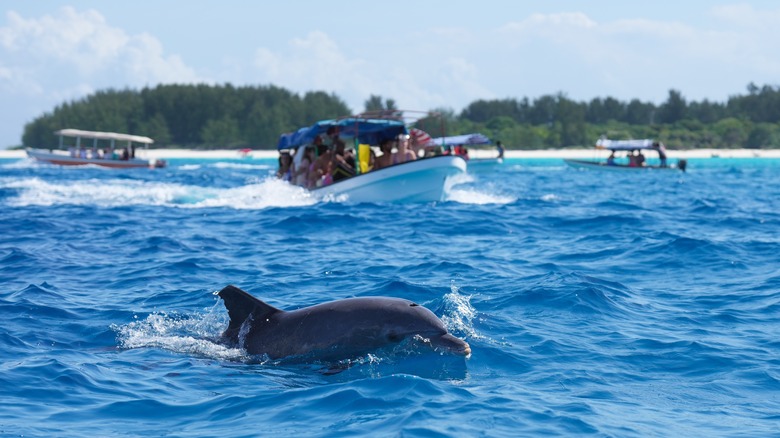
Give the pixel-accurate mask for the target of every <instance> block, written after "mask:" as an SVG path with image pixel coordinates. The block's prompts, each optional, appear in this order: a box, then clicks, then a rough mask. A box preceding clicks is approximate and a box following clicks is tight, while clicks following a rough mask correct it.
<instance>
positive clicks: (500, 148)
mask: <svg viewBox="0 0 780 438" xmlns="http://www.w3.org/2000/svg"><path fill="white" fill-rule="evenodd" d="M496 149H498V158H504V146H503V145H502V144H501V142H500V141H497V142H496ZM614 157H615V152H614V151H613V152H612V158H613V161H614Z"/></svg>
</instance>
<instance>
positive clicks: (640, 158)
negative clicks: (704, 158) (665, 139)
mask: <svg viewBox="0 0 780 438" xmlns="http://www.w3.org/2000/svg"><path fill="white" fill-rule="evenodd" d="M596 149H597V150H608V151H610V155H609V157H608V158H605V159H603V160H576V159H569V158H567V159H564V160H563V161H564V162H566V164H568V165H569V166H571V167H574V168H576V169H597V170H607V171H617V172H623V171H625V172H637V171H642V170H661V171H666V170H676V171H683V172H685V169H686V167H687V165H688V162H687V161H686V160H677V163H676V164H674V163H673V164H667V162H666V148H665V147H664V144H663V143H661V142H658V141H653V140H651V139H641V140H608V139H605V138H601V139H599V140H598V141H597V142H596ZM642 151H653V152H654V153H656V154H657V155H658V159H657V161H658V164H647V163H646V162H645V156H644V154H642ZM618 153H620V155H618Z"/></svg>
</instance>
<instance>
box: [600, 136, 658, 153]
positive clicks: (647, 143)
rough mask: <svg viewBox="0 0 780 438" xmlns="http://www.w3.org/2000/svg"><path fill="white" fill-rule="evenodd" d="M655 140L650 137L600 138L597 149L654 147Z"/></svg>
mask: <svg viewBox="0 0 780 438" xmlns="http://www.w3.org/2000/svg"><path fill="white" fill-rule="evenodd" d="M653 143H654V141H653V140H651V139H648V138H644V139H641V140H608V139H606V138H600V139H599V140H598V141H597V142H596V149H608V150H610V151H633V150H637V149H654V148H653Z"/></svg>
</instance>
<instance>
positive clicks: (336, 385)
mask: <svg viewBox="0 0 780 438" xmlns="http://www.w3.org/2000/svg"><path fill="white" fill-rule="evenodd" d="M272 166H273V161H269V160H171V167H170V168H168V169H163V170H159V171H147V170H133V171H130V170H127V171H123V170H119V171H116V170H105V169H97V168H95V169H92V168H87V169H65V168H58V167H50V166H39V165H35V164H32V163H30V162H28V161H26V160H0V206H1V207H0V284H2V289H0V321H2V322H1V323H0V324H2V330H1V331H0V354H2V364H0V367H1V368H0V371H1V372H0V435H2V436H21V435H24V436H87V435H93V436H117V435H119V436H122V435H129V436H139V435H140V436H159V435H170V436H267V435H271V434H273V435H277V436H293V435H299V436H300V435H304V436H345V435H367V434H371V435H378V436H397V435H403V436H464V435H467V436H474V435H477V436H518V435H520V436H538V435H559V436H570V435H574V434H577V435H595V436H642V437H645V436H771V435H778V434H780V414H778V413H779V412H780V371H778V370H780V359H779V358H780V342H778V340H777V333H780V324H779V323H778V321H779V320H780V319H779V318H778V317H779V316H780V256H778V254H780V245H778V243H780V160H772V159H701V160H695V159H694V160H690V161H689V170H690V171H689V172H688V173H685V174H682V173H671V172H670V173H659V172H647V173H643V174H622V173H600V172H594V171H577V170H574V169H571V168H568V167H566V166H565V165H564V164H563V162H562V161H561V160H553V159H550V160H541V159H540V160H508V161H507V162H506V163H505V164H504V165H503V166H501V167H499V168H497V169H493V170H489V171H485V172H480V173H476V174H473V175H469V176H468V177H465V178H462V179H460V180H459V181H457V184H455V185H453V186H452V187H451V188H450V190H449V195H448V200H447V201H446V202H440V203H435V204H417V205H382V204H360V205H352V204H348V203H336V202H319V201H317V200H316V199H312V198H310V197H308V196H307V195H306V194H305V193H303V192H301V191H299V190H297V189H293V188H290V187H287V186H285V185H283V184H280V183H279V182H277V181H274V180H272V179H269V178H268V177H267V176H268V174H269V173H270V172H271V170H272ZM230 283H233V284H236V285H238V286H240V287H242V288H244V289H246V290H247V291H249V292H251V293H253V294H254V295H256V296H258V297H260V298H262V299H264V300H266V301H267V302H269V303H271V304H273V305H275V306H277V307H281V308H285V309H291V308H299V307H304V306H307V305H312V304H316V303H319V302H322V301H327V300H331V299H339V298H345V297H351V296H369V295H387V296H396V297H402V298H407V299H411V300H414V301H417V302H419V303H420V304H423V305H425V306H426V307H428V308H429V309H431V310H432V311H434V313H436V314H437V315H439V316H440V317H441V318H442V319H443V320H444V321H445V323H446V325H447V326H448V328H449V329H450V331H452V332H453V333H455V334H456V335H458V336H460V337H463V338H465V339H466V340H467V341H468V342H469V343H470V344H471V347H472V349H473V355H472V357H470V358H469V359H465V360H464V359H463V358H457V357H451V356H441V355H438V354H434V353H429V352H425V351H420V350H418V349H414V348H411V347H410V348H400V349H388V350H383V351H378V352H376V353H375V354H372V355H368V356H366V357H362V358H359V359H358V360H356V361H354V362H353V363H352V366H351V367H350V368H349V369H347V370H345V371H343V372H340V373H335V374H330V373H326V372H323V366H322V364H318V363H308V364H289V363H276V362H267V361H263V360H262V359H259V358H253V357H250V356H248V355H246V354H245V353H244V352H243V351H241V350H238V349H232V348H228V347H226V346H224V345H221V344H220V343H218V342H216V338H217V336H218V335H219V333H220V332H221V331H222V330H223V329H224V327H225V325H226V323H227V313H226V311H225V309H224V306H223V305H222V303H221V302H220V301H219V300H218V299H217V297H216V296H215V295H214V292H215V291H217V290H219V289H221V288H222V287H223V286H225V285H226V284H230Z"/></svg>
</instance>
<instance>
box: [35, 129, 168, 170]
mask: <svg viewBox="0 0 780 438" xmlns="http://www.w3.org/2000/svg"><path fill="white" fill-rule="evenodd" d="M55 134H57V135H58V136H59V138H60V141H59V149H40V148H27V149H26V151H27V156H28V157H30V158H33V159H35V160H37V161H40V162H43V163H48V164H56V165H60V166H84V165H88V164H92V165H96V166H101V167H110V168H134V167H148V168H155V167H165V165H166V163H165V161H163V160H157V159H154V158H151V159H149V158H146V157H145V156H144V155H145V152H146V149H147V148H148V147H149V145H150V144H152V143H154V140H152V139H151V138H149V137H143V136H140V135H130V134H119V133H116V132H99V131H84V130H81V129H61V130H59V131H55ZM66 138H70V139H73V141H71V142H66V141H65V139H66ZM138 145H141V147H142V148H141V149H138Z"/></svg>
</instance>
